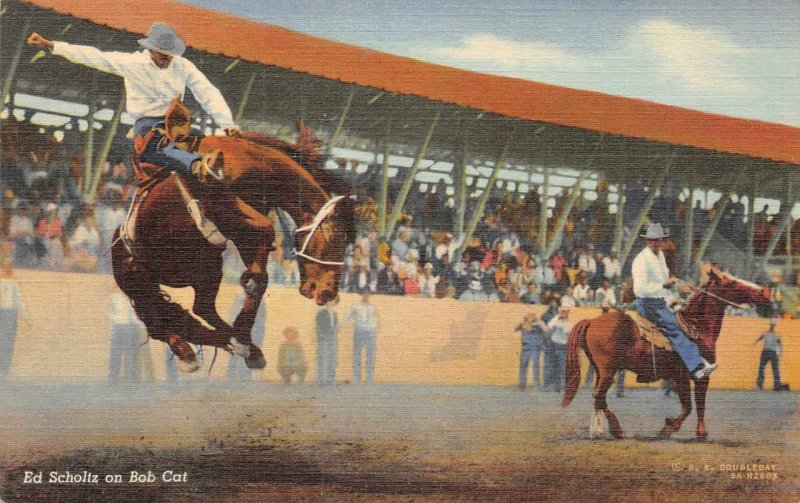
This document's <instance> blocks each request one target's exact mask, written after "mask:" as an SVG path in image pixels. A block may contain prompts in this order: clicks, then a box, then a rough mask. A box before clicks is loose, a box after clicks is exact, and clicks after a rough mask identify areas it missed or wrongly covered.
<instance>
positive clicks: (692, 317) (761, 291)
mask: <svg viewBox="0 0 800 503" xmlns="http://www.w3.org/2000/svg"><path fill="white" fill-rule="evenodd" d="M701 276H702V281H701V286H700V287H699V288H696V287H695V292H694V294H693V295H692V297H691V298H690V299H689V301H688V303H687V304H686V306H685V307H684V308H683V311H682V312H683V317H684V319H685V320H686V321H687V322H688V323H690V324H691V325H693V326H694V327H695V329H696V330H697V345H698V347H699V349H700V354H701V355H702V356H703V358H705V359H706V360H708V361H710V362H714V361H716V343H717V338H718V337H719V333H720V329H721V327H722V318H723V315H724V313H725V307H727V306H728V305H729V304H743V303H747V304H751V305H759V304H764V303H766V302H769V291H768V290H767V289H766V288H761V287H759V286H758V285H755V284H752V283H749V282H746V281H744V280H741V279H738V278H735V277H733V276H730V275H728V274H726V273H724V272H722V271H720V270H719V269H717V268H716V267H714V266H713V265H711V264H705V265H704V266H703V267H702V274H701ZM581 349H583V351H584V352H585V353H586V356H587V357H588V358H589V362H590V364H591V365H593V366H594V367H595V369H596V370H597V376H596V379H595V385H594V410H595V412H594V415H593V417H592V422H591V426H590V436H591V437H595V436H600V437H602V436H604V435H605V421H606V420H608V426H609V431H610V433H611V435H613V436H614V437H616V438H621V437H622V436H623V431H622V427H621V426H620V423H619V420H618V419H617V417H616V416H615V415H614V413H613V412H612V411H611V409H609V408H608V403H607V402H606V394H607V393H608V390H609V388H610V387H611V384H612V383H613V382H614V376H615V375H616V374H617V370H619V369H626V370H630V371H632V372H634V373H635V374H636V375H637V379H638V381H639V382H655V381H658V380H660V379H669V380H670V381H671V382H672V388H673V390H674V391H676V392H677V394H678V398H679V399H680V402H681V408H682V412H681V414H680V416H678V417H676V418H674V419H673V418H667V419H666V421H665V423H666V424H665V425H664V427H663V428H662V430H661V433H660V436H661V437H662V438H667V437H669V436H670V435H672V434H673V433H674V432H676V431H678V429H680V427H681V425H682V424H683V421H684V420H685V419H686V417H687V416H688V415H689V414H690V413H691V411H692V396H691V383H690V381H691V380H692V378H691V376H690V375H689V371H688V370H687V369H686V367H684V365H683V363H682V362H681V359H680V357H679V356H678V354H677V353H675V352H673V351H668V350H665V349H661V348H659V347H657V346H653V345H651V344H650V343H649V342H648V341H646V340H645V339H643V338H642V337H641V336H639V335H638V327H637V326H636V325H635V323H634V321H633V319H632V318H631V317H630V316H628V315H626V314H625V313H623V312H620V311H616V310H611V311H609V312H608V313H605V314H603V315H601V316H599V317H597V318H593V319H591V320H582V321H579V322H578V323H577V324H576V325H575V327H574V328H573V329H572V332H571V333H570V335H569V339H568V341H567V365H566V370H565V379H566V387H565V391H564V399H563V401H562V403H561V406H562V407H566V406H568V405H569V404H570V402H571V401H572V399H573V398H574V397H575V393H576V391H577V389H578V385H579V383H580V381H581V376H580V373H581V369H580V363H579V361H578V356H579V351H580V350H581ZM708 383H709V378H708V377H706V378H705V379H701V380H698V381H695V386H694V398H695V405H696V406H697V437H698V438H700V439H704V438H706V436H707V432H706V427H705V422H704V416H705V407H706V392H707V390H708Z"/></svg>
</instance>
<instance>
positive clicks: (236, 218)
mask: <svg viewBox="0 0 800 503" xmlns="http://www.w3.org/2000/svg"><path fill="white" fill-rule="evenodd" d="M174 106H175V105H174ZM177 106H178V107H182V105H181V104H178V105H177ZM183 111H184V113H185V117H183V118H182V119H180V120H179V121H178V124H177V125H178V128H180V126H187V127H186V131H188V110H185V108H183ZM169 125H170V124H169V122H168V126H169ZM172 125H173V126H174V125H175V124H174V121H173V124H172ZM303 132H304V131H302V130H301V140H302V139H303ZM305 132H306V133H307V132H308V130H305ZM173 133H174V132H173ZM168 134H171V137H173V139H174V136H175V135H174V134H172V133H170V132H169V131H168ZM305 137H306V139H307V138H308V135H307V134H306V135H305ZM274 140H275V139H273V138H269V137H266V136H264V135H260V134H258V133H244V134H243V135H242V136H241V137H223V136H208V137H202V138H198V139H197V141H199V146H198V147H197V151H198V152H200V153H204V152H215V153H217V154H219V157H218V159H219V160H221V161H222V167H221V170H222V175H223V176H222V179H221V180H216V179H214V178H212V177H208V178H207V180H206V181H204V182H200V181H199V180H196V179H194V177H183V176H179V175H175V174H171V175H166V176H162V177H161V178H162V180H161V181H160V182H158V183H156V184H154V185H153V186H152V187H151V188H150V189H149V192H148V194H147V195H146V196H145V197H144V198H142V199H141V202H140V203H139V204H138V208H137V209H136V210H135V224H134V225H133V226H132V227H133V236H132V238H133V239H132V240H121V239H116V237H118V236H119V232H120V231H119V230H118V231H117V236H115V244H114V245H113V246H112V262H113V269H114V278H115V279H116V282H117V284H118V285H119V286H120V288H121V289H122V291H123V292H125V293H126V294H127V295H128V297H129V298H130V299H131V301H132V304H133V306H134V309H135V311H136V314H137V316H138V317H139V318H140V319H141V320H142V321H143V322H144V324H145V325H146V326H147V330H148V334H149V335H150V336H151V337H153V338H154V339H157V340H160V341H163V342H166V343H167V344H169V345H170V347H171V348H172V350H173V352H174V353H175V355H176V356H177V357H178V360H179V362H178V365H179V369H180V370H182V371H185V372H191V371H194V370H196V369H197V368H198V367H199V364H198V363H197V359H196V357H195V354H194V351H193V350H192V349H191V348H190V347H189V346H188V344H186V342H187V341H188V342H191V343H193V344H196V345H209V346H214V347H218V348H223V349H226V350H229V351H232V352H233V353H235V354H239V355H241V356H243V357H244V358H245V362H246V363H247V365H248V367H250V368H263V367H264V366H265V365H266V362H265V360H264V357H263V353H262V352H261V350H260V349H259V348H258V347H257V346H256V345H255V344H253V342H252V340H251V334H250V331H251V329H252V326H253V323H254V321H255V316H256V312H257V310H258V307H259V305H260V303H261V301H262V297H263V295H264V293H265V292H266V289H267V283H268V277H267V256H268V254H269V252H270V251H271V250H272V249H273V241H274V239H275V231H274V229H273V225H272V222H271V221H270V219H269V218H267V217H266V216H265V215H267V214H268V213H269V211H270V210H271V209H273V208H280V209H282V210H284V211H285V212H286V213H288V214H289V215H290V216H291V217H292V219H293V220H294V222H295V223H296V224H297V226H298V227H299V228H298V229H297V230H296V236H295V247H296V250H295V251H296V257H297V260H298V265H299V270H300V278H301V281H300V287H299V288H300V293H301V294H302V295H303V296H305V297H308V298H309V299H314V300H315V301H316V302H317V304H324V303H325V302H327V301H329V300H331V299H333V298H334V297H336V296H337V295H338V285H339V277H340V273H341V266H342V261H343V259H344V254H345V248H346V247H347V245H348V243H350V242H352V241H353V238H354V226H353V201H352V200H351V199H350V198H349V197H341V196H347V194H345V193H342V192H341V189H342V186H341V185H340V186H339V187H334V186H335V185H336V181H335V180H334V179H333V177H332V176H330V175H327V174H326V173H325V172H323V171H322V170H321V169H319V167H318V165H319V164H320V163H319V162H317V166H316V167H315V166H313V163H304V164H311V165H307V168H308V169H306V168H304V167H303V166H301V165H300V164H299V163H298V161H297V159H298V158H299V157H298V155H296V154H308V155H307V156H306V158H305V159H306V161H308V159H309V158H312V157H313V156H314V155H316V147H317V146H318V145H319V143H318V142H316V140H314V141H313V142H306V145H305V147H303V146H298V147H296V146H290V145H279V146H282V147H284V148H276V145H275V143H276V142H275V141H274ZM277 143H280V142H279V141H278V142H277ZM304 150H305V151H304ZM316 159H317V160H318V157H316ZM301 162H302V160H301ZM218 164H219V163H218ZM312 173H314V175H313V176H312ZM333 190H339V191H340V192H339V197H335V198H333V197H332V193H331V191H333ZM187 196H189V197H190V198H191V199H196V200H198V201H199V203H200V205H201V206H202V219H209V220H211V221H212V222H213V223H214V224H215V225H216V227H217V229H218V230H219V232H221V233H222V235H224V237H225V238H227V239H228V240H230V241H232V242H233V244H234V245H235V246H236V248H237V250H238V252H239V255H240V256H241V258H242V260H243V262H244V265H245V267H246V270H245V271H244V273H243V274H242V276H241V278H240V282H241V285H242V286H243V287H244V289H245V292H246V294H247V296H246V300H245V302H244V306H243V307H242V309H241V311H240V313H239V314H238V315H237V317H236V319H235V320H234V322H233V324H232V325H229V324H228V323H226V322H225V321H224V320H223V319H222V318H221V317H220V315H219V314H218V313H217V310H216V307H215V301H216V297H217V293H218V291H219V287H220V283H221V281H222V252H223V251H224V249H225V247H224V243H223V244H221V245H220V244H219V243H217V244H212V243H211V242H209V240H207V239H206V238H205V237H204V236H203V234H202V233H201V231H200V230H199V228H198V226H197V225H196V224H195V221H194V220H193V218H192V217H191V216H190V213H189V211H188V209H187ZM337 203H338V204H337ZM194 204H195V205H197V203H194ZM234 208H235V210H234ZM298 248H299V250H298ZM161 285H166V286H170V287H178V288H180V287H192V288H193V289H194V292H195V296H194V304H193V307H192V312H191V313H190V312H187V311H186V310H184V309H183V308H181V307H180V306H179V305H178V304H176V303H174V302H171V301H170V298H169V296H168V295H167V294H166V293H165V292H164V291H163V290H162V288H161Z"/></svg>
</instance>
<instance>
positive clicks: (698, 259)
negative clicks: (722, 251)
mask: <svg viewBox="0 0 800 503" xmlns="http://www.w3.org/2000/svg"><path fill="white" fill-rule="evenodd" d="M731 197H733V191H730V192H728V193H727V194H725V196H723V198H722V199H721V200H720V201H719V207H718V208H717V211H716V213H715V214H714V220H712V221H711V225H709V226H708V229H706V234H705V235H704V236H703V239H702V241H700V245H699V246H698V247H697V252H696V253H695V263H696V264H697V266H698V267H699V266H700V265H702V263H703V255H704V254H705V253H706V248H708V244H709V243H711V238H713V237H714V233H715V232H717V226H718V225H719V223H720V221H721V220H722V215H723V214H724V213H725V209H726V208H727V207H728V204H729V203H730V202H731ZM689 272H691V271H689Z"/></svg>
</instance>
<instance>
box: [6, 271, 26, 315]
mask: <svg viewBox="0 0 800 503" xmlns="http://www.w3.org/2000/svg"><path fill="white" fill-rule="evenodd" d="M0 309H25V306H24V304H23V303H22V295H20V290H19V283H17V282H16V280H13V279H7V278H0Z"/></svg>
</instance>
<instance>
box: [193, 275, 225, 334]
mask: <svg viewBox="0 0 800 503" xmlns="http://www.w3.org/2000/svg"><path fill="white" fill-rule="evenodd" d="M199 270H200V272H201V273H200V274H199V275H198V276H197V277H195V278H194V281H193V283H194V304H193V306H192V311H194V313H195V314H196V315H197V316H199V317H201V318H203V319H204V320H205V321H206V323H208V324H209V325H211V326H212V327H214V329H216V330H223V331H230V330H231V326H230V325H229V324H228V323H227V322H226V321H225V320H224V319H222V317H221V316H220V315H219V313H218V312H217V294H218V293H219V286H220V284H221V283H222V259H220V260H219V261H218V263H216V264H205V265H204V266H203V267H201V268H199Z"/></svg>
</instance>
